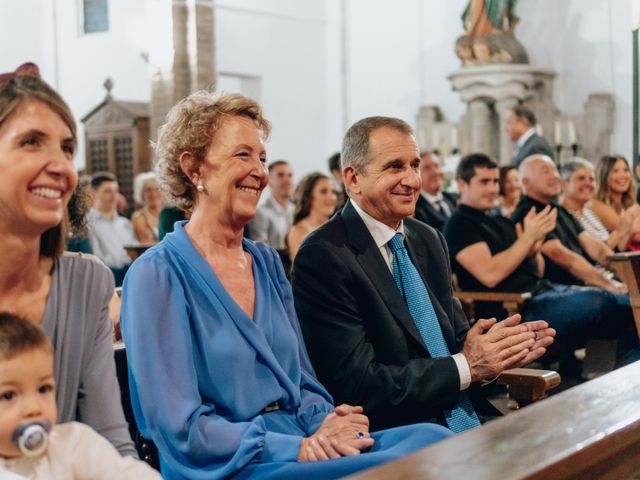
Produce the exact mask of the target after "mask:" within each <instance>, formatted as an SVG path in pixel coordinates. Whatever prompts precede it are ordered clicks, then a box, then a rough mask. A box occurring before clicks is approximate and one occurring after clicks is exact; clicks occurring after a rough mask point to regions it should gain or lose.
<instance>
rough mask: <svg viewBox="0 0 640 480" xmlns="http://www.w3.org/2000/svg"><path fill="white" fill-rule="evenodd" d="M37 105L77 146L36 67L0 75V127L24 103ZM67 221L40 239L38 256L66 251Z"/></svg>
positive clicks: (61, 104) (72, 125) (61, 105)
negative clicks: (56, 117) (57, 121)
mask: <svg viewBox="0 0 640 480" xmlns="http://www.w3.org/2000/svg"><path fill="white" fill-rule="evenodd" d="M29 100H31V101H37V102H42V103H44V104H46V105H47V106H48V107H49V108H51V110H53V111H54V112H56V113H57V114H58V115H59V116H60V118H62V120H63V121H64V123H65V124H66V125H67V127H69V130H70V131H71V135H72V137H73V141H74V142H77V133H76V122H75V120H74V118H73V114H72V113H71V110H70V109H69V106H68V105H67V104H66V102H65V101H64V100H63V99H62V97H61V96H60V95H59V94H58V92H56V91H55V90H54V89H53V88H51V87H50V86H49V85H48V84H47V83H46V82H44V81H43V80H41V79H40V72H39V70H38V67H37V66H36V65H34V64H33V63H25V64H24V65H21V66H20V67H18V68H17V69H16V71H15V72H12V73H5V74H3V75H0V125H2V124H3V123H4V122H5V121H6V120H7V119H8V118H9V117H10V115H11V114H12V113H13V112H14V111H15V110H16V109H17V108H18V107H19V106H20V105H22V104H23V103H24V102H26V101H29ZM67 228H68V217H67V214H65V216H64V218H63V219H62V222H61V223H60V224H58V225H56V226H55V227H52V228H50V229H49V230H47V231H46V232H44V233H43V234H42V235H41V236H40V255H44V256H47V257H55V256H58V255H60V254H61V253H62V252H63V250H64V247H65V242H66V237H67V235H66V233H67Z"/></svg>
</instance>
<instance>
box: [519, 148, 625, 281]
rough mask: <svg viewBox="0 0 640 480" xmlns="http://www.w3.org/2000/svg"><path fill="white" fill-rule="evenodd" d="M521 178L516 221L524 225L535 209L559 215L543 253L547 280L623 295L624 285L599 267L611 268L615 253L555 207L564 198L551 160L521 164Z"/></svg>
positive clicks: (540, 157) (536, 159) (539, 158)
mask: <svg viewBox="0 0 640 480" xmlns="http://www.w3.org/2000/svg"><path fill="white" fill-rule="evenodd" d="M518 175H519V177H520V182H521V184H522V191H523V195H522V197H521V198H520V202H519V203H518V205H517V206H516V209H515V211H514V212H513V216H512V217H511V218H512V220H513V221H514V222H516V223H518V222H521V221H522V220H523V219H524V217H525V216H526V215H527V213H528V212H529V210H531V207H534V208H535V209H536V211H540V210H542V209H543V208H544V207H546V206H547V205H552V206H553V207H554V208H556V209H557V211H558V218H557V222H556V228H555V230H553V231H552V232H550V233H549V234H547V236H546V237H545V240H544V243H543V244H542V253H543V255H544V256H545V257H546V259H547V262H546V263H547V267H546V269H545V275H544V276H545V278H547V279H549V280H551V281H552V282H555V283H562V284H566V285H593V286H596V287H601V288H604V289H606V290H609V291H611V292H614V293H623V292H624V291H625V287H624V285H622V284H621V283H620V282H617V281H615V280H613V279H611V278H609V277H608V276H606V275H605V274H603V271H602V269H600V268H597V267H596V265H597V264H600V265H602V266H606V265H607V263H608V262H607V260H606V257H607V256H608V255H611V254H612V253H613V251H612V250H611V249H610V248H609V246H607V244H606V243H604V242H602V241H600V240H598V239H596V238H595V237H593V236H592V235H591V234H590V233H588V232H586V231H585V230H584V229H583V228H582V227H581V226H580V224H579V223H578V222H577V221H576V220H575V219H574V218H573V216H572V215H571V214H570V213H569V211H568V210H566V209H565V208H563V207H562V206H560V205H558V204H556V203H555V200H556V197H557V196H558V195H559V194H560V190H561V182H560V175H559V173H558V170H557V168H556V166H555V164H554V163H553V160H551V158H550V157H548V156H546V155H541V154H534V155H530V156H529V157H527V158H525V159H524V160H523V161H522V163H521V164H520V168H519V169H518Z"/></svg>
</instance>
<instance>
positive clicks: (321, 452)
mask: <svg viewBox="0 0 640 480" xmlns="http://www.w3.org/2000/svg"><path fill="white" fill-rule="evenodd" d="M362 412H363V409H362V407H360V406H356V407H352V406H351V405H346V404H342V405H339V406H337V407H336V409H335V411H334V412H333V413H330V414H329V415H327V416H326V418H325V419H324V421H323V422H322V425H320V428H319V429H318V431H317V432H316V433H314V434H313V435H311V436H309V437H304V438H303V439H302V443H301V444H300V451H299V453H298V461H299V462H317V461H320V460H329V459H330V458H339V457H343V456H347V455H358V454H360V452H361V451H362V450H365V449H367V448H370V447H371V446H373V443H374V440H373V438H371V436H370V435H369V419H368V418H367V417H366V415H364V414H363V413H362Z"/></svg>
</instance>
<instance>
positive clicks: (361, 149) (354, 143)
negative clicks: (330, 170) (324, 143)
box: [340, 117, 413, 173]
mask: <svg viewBox="0 0 640 480" xmlns="http://www.w3.org/2000/svg"><path fill="white" fill-rule="evenodd" d="M379 128H392V129H394V130H398V131H399V132H402V133H406V134H407V135H413V129H412V128H411V126H410V125H409V124H408V123H407V122H405V121H404V120H400V119H399V118H393V117H367V118H363V119H362V120H358V121H357V122H356V123H354V124H353V125H351V127H349V130H347V133H345V135H344V139H343V140H342V152H341V154H340V162H341V163H342V168H343V169H344V168H345V167H348V166H352V167H353V168H354V169H355V170H356V172H359V173H366V171H367V167H368V166H369V163H371V160H372V158H371V155H370V154H369V138H370V137H371V134H372V133H373V131H374V130H378V129H379Z"/></svg>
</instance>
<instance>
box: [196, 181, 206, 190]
mask: <svg viewBox="0 0 640 480" xmlns="http://www.w3.org/2000/svg"><path fill="white" fill-rule="evenodd" d="M196 190H198V192H200V193H202V192H204V185H203V184H202V180H201V179H198V182H197V183H196Z"/></svg>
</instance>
